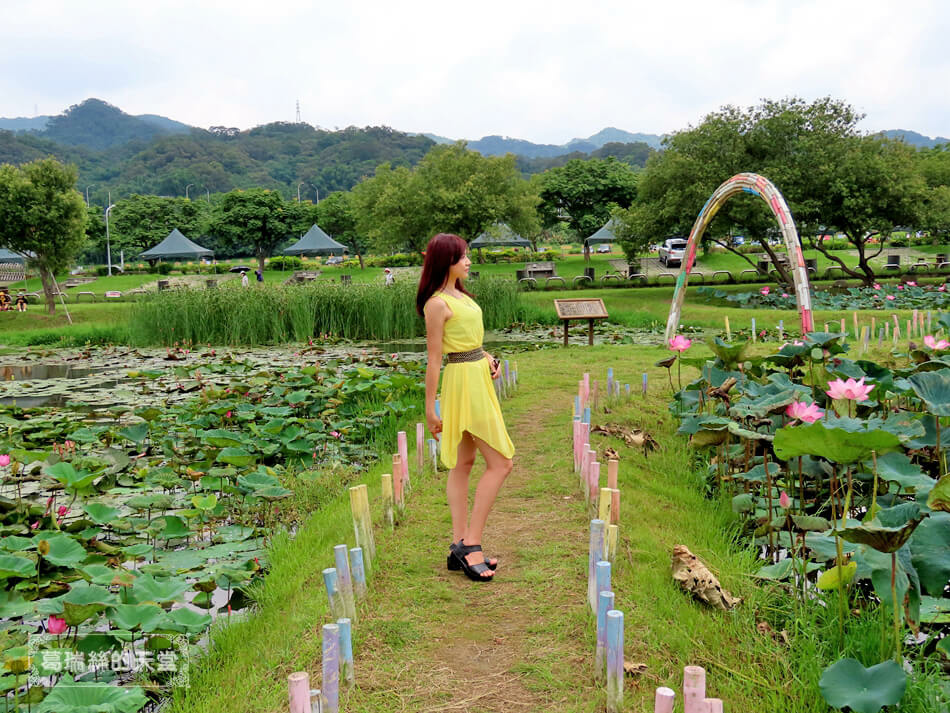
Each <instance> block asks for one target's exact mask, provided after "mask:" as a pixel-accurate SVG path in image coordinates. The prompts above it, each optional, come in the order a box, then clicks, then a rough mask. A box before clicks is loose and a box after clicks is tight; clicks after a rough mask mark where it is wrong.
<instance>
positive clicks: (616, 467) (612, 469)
mask: <svg viewBox="0 0 950 713" xmlns="http://www.w3.org/2000/svg"><path fill="white" fill-rule="evenodd" d="M619 472H620V461H619V460H617V459H616V458H610V459H609V460H608V461H607V487H608V488H616V487H617V474H618V473H619Z"/></svg>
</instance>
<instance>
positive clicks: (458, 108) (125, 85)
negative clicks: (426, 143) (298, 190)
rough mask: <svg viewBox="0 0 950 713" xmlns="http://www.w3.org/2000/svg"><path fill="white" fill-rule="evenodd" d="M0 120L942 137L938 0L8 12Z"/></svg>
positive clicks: (241, 4)
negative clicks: (766, 125)
mask: <svg viewBox="0 0 950 713" xmlns="http://www.w3.org/2000/svg"><path fill="white" fill-rule="evenodd" d="M4 4H5V8H4V23H3V24H2V26H0V115H3V116H15V115H31V114H32V113H33V107H34V105H38V107H39V110H40V112H41V113H58V112H59V111H61V110H63V109H64V108H66V107H67V106H69V105H70V104H74V103H76V102H78V101H81V100H82V99H85V98H87V97H89V96H96V97H99V98H101V99H105V100H106V101H109V102H111V103H113V104H116V105H117V106H119V107H121V108H122V109H124V110H125V111H128V112H130V113H136V114H138V113H146V112H147V113H157V114H163V115H166V116H169V117H172V118H174V119H178V120H180V121H185V122H187V123H190V124H194V125H197V126H210V125H213V124H226V125H229V126H240V127H248V126H253V125H256V124H260V123H264V122H268V121H275V120H287V121H289V120H293V117H294V103H295V101H296V100H297V99H298V98H299V99H300V102H301V108H302V113H303V118H304V119H305V120H306V121H309V122H310V123H313V124H318V125H320V126H324V127H331V128H332V127H334V126H347V125H360V126H361V125H367V124H386V125H389V126H392V127H394V128H398V129H403V130H408V131H432V132H434V133H438V134H443V135H446V136H450V137H466V138H478V137H481V136H482V135H485V134H492V133H497V134H504V135H510V136H518V137H521V138H526V139H530V140H533V141H543V142H551V143H562V142H564V141H567V140H569V139H571V138H574V137H579V136H587V135H590V134H591V133H593V132H595V131H598V130H599V129H601V128H603V127H605V126H617V127H619V128H624V129H628V130H630V131H647V132H655V133H662V132H667V131H672V130H676V129H679V128H684V127H685V126H686V125H688V124H690V123H692V124H695V123H697V122H699V121H700V120H701V119H702V116H703V115H704V114H705V113H706V112H709V111H712V110H715V109H717V108H718V107H719V106H721V105H723V104H727V103H731V104H739V105H747V104H751V103H755V102H756V101H758V100H759V99H760V98H762V97H772V98H778V97H783V96H788V95H792V94H797V95H800V96H804V97H805V98H808V99H811V98H814V97H818V96H824V95H826V94H830V95H832V96H834V97H836V98H840V99H843V100H845V101H847V102H850V103H851V104H853V105H854V106H855V107H856V108H858V109H859V110H861V111H864V112H866V113H867V114H868V118H867V119H866V121H865V126H866V127H867V128H868V129H883V128H908V129H914V130H917V131H921V132H922V133H926V134H930V135H935V134H942V135H944V136H946V135H948V134H950V121H948V119H947V117H948V116H950V111H948V109H950V106H948V104H950V95H948V94H947V93H946V92H945V91H943V87H944V85H945V84H946V76H947V70H948V60H947V59H946V58H945V55H946V52H945V49H946V47H945V44H946V43H945V39H944V38H945V37H946V36H947V35H948V32H947V31H948V29H950V27H948V25H950V7H946V6H945V4H944V3H941V2H939V0H905V2H902V3H900V4H897V3H893V2H888V1H887V0H870V1H868V2H856V1H854V0H839V1H838V2H827V1H818V0H807V1H804V0H803V1H800V2H780V1H779V0H762V1H754V0H747V1H746V2H742V1H739V0H734V1H732V2H708V0H707V1H706V2H693V1H687V2H679V3H655V2H650V3H638V2H607V1H604V0H591V1H589V2H587V3H577V2H561V1H557V2H538V1H535V0H531V1H525V0H508V2H500V1H498V0H489V1H487V2H482V3H478V4H471V3H464V4H463V3H446V2H434V1H431V0H405V1H404V2H402V3H392V2H371V1H369V0H363V1H362V2H361V1H359V0H357V1H355V2H352V3H350V4H344V3H332V4H331V3H329V2H323V3H317V4H316V5H315V4H314V3H313V2H305V1H303V0H281V2H279V3H278V2H271V3H261V2H259V0H258V1H256V2H249V1H247V0H234V1H232V2H220V1H206V0H188V1H187V2H185V1H184V0H164V1H163V0H158V1H156V2H152V3H128V2H124V1H119V0H99V1H96V0H89V2H86V3H75V2H71V1H70V2H66V1H65V0H48V1H47V2H46V3H34V2H26V1H24V0H13V1H12V2H11V1H10V0H8V1H7V2H6V3H4Z"/></svg>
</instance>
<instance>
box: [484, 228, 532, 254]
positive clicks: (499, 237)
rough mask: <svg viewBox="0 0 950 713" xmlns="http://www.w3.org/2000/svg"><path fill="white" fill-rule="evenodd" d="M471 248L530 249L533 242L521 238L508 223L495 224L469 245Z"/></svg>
mask: <svg viewBox="0 0 950 713" xmlns="http://www.w3.org/2000/svg"><path fill="white" fill-rule="evenodd" d="M468 246H469V247H470V248H476V249H477V248H504V247H512V248H530V247H531V241H530V240H527V239H526V238H523V237H521V236H520V235H518V233H516V232H515V231H514V230H512V229H511V228H510V227H509V226H508V225H507V224H506V223H495V224H494V225H493V226H492V227H490V228H489V229H488V230H486V231H485V232H484V233H482V234H481V235H479V236H478V237H477V238H475V239H474V240H473V241H472V242H470V243H469V244H468Z"/></svg>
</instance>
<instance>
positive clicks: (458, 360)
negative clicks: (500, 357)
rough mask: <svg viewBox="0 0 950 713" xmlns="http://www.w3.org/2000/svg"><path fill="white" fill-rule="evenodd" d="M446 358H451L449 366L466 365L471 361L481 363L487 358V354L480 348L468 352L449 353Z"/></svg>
mask: <svg viewBox="0 0 950 713" xmlns="http://www.w3.org/2000/svg"><path fill="white" fill-rule="evenodd" d="M446 356H447V357H448V358H449V364H464V363H465V362H470V361H481V360H482V359H484V358H485V352H483V351H482V348H481V347H478V349H472V350H471V351H468V352H449V353H448V354H446Z"/></svg>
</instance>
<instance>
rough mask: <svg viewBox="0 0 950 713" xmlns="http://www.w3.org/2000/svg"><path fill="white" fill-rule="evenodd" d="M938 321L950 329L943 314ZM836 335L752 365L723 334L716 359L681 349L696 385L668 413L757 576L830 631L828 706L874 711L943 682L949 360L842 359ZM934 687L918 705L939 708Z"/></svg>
mask: <svg viewBox="0 0 950 713" xmlns="http://www.w3.org/2000/svg"><path fill="white" fill-rule="evenodd" d="M938 321H939V323H940V325H941V326H942V327H943V328H944V329H950V315H942V316H940V317H939V319H938ZM846 340H847V336H846V335H844V334H837V333H811V334H808V335H806V336H805V337H804V338H802V339H801V340H798V341H795V342H793V343H786V344H784V345H782V346H781V347H780V348H778V349H777V350H776V351H772V352H771V353H767V354H765V355H763V356H754V357H753V356H749V355H748V352H749V351H750V345H749V344H747V343H734V344H728V343H726V342H724V341H723V340H721V339H720V338H718V337H715V338H713V339H711V340H710V341H709V347H710V348H711V349H712V351H713V353H714V358H712V359H701V358H689V357H687V356H685V350H681V354H680V355H679V357H678V358H679V359H680V360H681V361H682V364H683V365H691V366H694V367H696V368H697V369H699V370H700V376H699V377H698V378H697V379H695V380H694V381H692V382H691V383H689V384H686V385H684V386H683V387H682V388H680V389H679V390H675V389H674V394H673V401H672V404H671V409H672V411H673V412H674V413H675V414H676V415H677V416H678V417H679V418H680V419H681V426H680V429H679V430H680V432H681V433H683V434H687V435H688V436H690V439H691V442H692V445H693V446H694V447H695V449H697V454H698V456H699V457H700V459H701V461H700V467H704V468H706V469H707V470H706V472H707V475H708V483H709V486H710V488H711V489H712V490H719V491H722V492H724V493H725V494H727V496H729V497H731V498H732V505H733V509H734V510H735V512H736V513H738V514H740V516H741V517H742V518H744V522H745V533H746V535H747V536H748V537H750V538H753V539H754V542H755V544H756V545H757V546H758V547H759V548H760V551H761V556H762V558H763V560H764V562H763V566H762V567H761V569H760V570H759V571H758V573H757V575H756V576H757V577H758V578H760V580H762V581H763V582H769V583H771V585H772V586H774V587H775V588H776V589H777V590H781V591H783V592H785V593H786V594H787V595H788V596H790V597H792V598H793V599H794V601H795V607H796V610H797V611H799V612H801V611H802V610H804V609H805V608H808V609H809V610H811V614H810V615H811V616H816V615H817V616H821V617H827V618H828V621H829V622H830V623H829V627H830V629H831V630H832V631H835V633H836V635H835V637H834V639H835V640H834V641H831V642H828V646H829V647H830V649H831V650H832V652H833V654H832V655H831V657H830V658H831V663H830V665H829V666H828V667H827V669H826V670H825V672H824V675H823V676H822V679H821V693H822V695H823V696H824V698H825V700H826V702H828V703H829V705H832V706H833V707H836V708H849V709H850V710H854V711H860V712H862V713H874V712H876V711H878V710H879V709H880V708H881V707H882V706H885V705H894V704H897V703H898V702H899V701H900V700H901V699H902V697H903V696H904V694H905V690H906V689H908V688H909V684H910V683H911V682H913V681H914V680H915V679H918V678H920V679H924V678H929V679H930V680H933V678H934V677H936V678H938V679H941V677H942V674H943V675H945V674H946V673H947V672H948V671H950V664H948V662H950V636H948V633H950V595H948V591H950V587H948V582H950V475H948V474H947V462H946V461H947V459H946V450H947V445H948V441H950V437H948V434H947V432H946V431H947V429H946V426H947V421H946V420H945V419H946V418H947V417H948V416H950V355H948V354H946V353H945V351H944V350H941V349H921V350H914V351H912V352H910V353H897V352H894V353H893V354H892V355H891V357H890V358H889V360H888V364H886V365H885V364H880V363H876V362H874V361H870V360H865V359H852V358H849V357H848V356H847V354H848V344H847V343H846ZM938 346H945V345H940V344H939V343H938ZM686 347H687V348H688V347H689V344H688V343H687V344H686ZM674 348H676V349H677V350H679V346H678V345H674ZM759 349H760V350H761V349H762V348H761V347H759ZM673 362H674V359H673V358H671V359H667V360H664V361H663V362H662V364H663V365H664V366H667V367H672V366H673ZM671 376H672V375H671ZM672 383H673V379H672V378H671V385H672ZM815 612H818V613H817V614H816V613H815ZM865 612H867V613H869V614H870V616H871V617H872V621H873V620H874V617H877V619H876V620H877V621H879V626H878V633H877V634H876V635H875V636H873V637H872V641H873V642H874V645H873V649H874V650H873V651H868V650H867V648H866V647H865V649H863V650H860V651H858V647H857V644H855V640H854V638H853V637H851V636H849V633H850V632H849V628H851V627H852V626H856V622H857V620H859V619H860V618H861V617H862V616H863V615H864V613H865ZM799 618H801V615H800V616H799ZM789 625H790V626H793V625H794V622H791V623H790V624H789ZM859 658H860V659H861V660H860V661H859V660H858V659H859ZM826 663H828V661H826ZM942 681H943V683H942V684H941V685H942V686H943V688H944V692H943V697H942V698H940V699H939V700H938V699H934V700H931V699H929V698H928V699H927V705H924V706H922V707H921V708H920V709H921V710H934V711H936V710H945V709H946V708H941V705H942V706H946V703H947V701H948V700H950V697H948V694H947V688H946V678H942ZM928 690H934V689H933V688H929V689H928ZM918 702H919V701H918ZM931 703H932V707H930V704H931Z"/></svg>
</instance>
